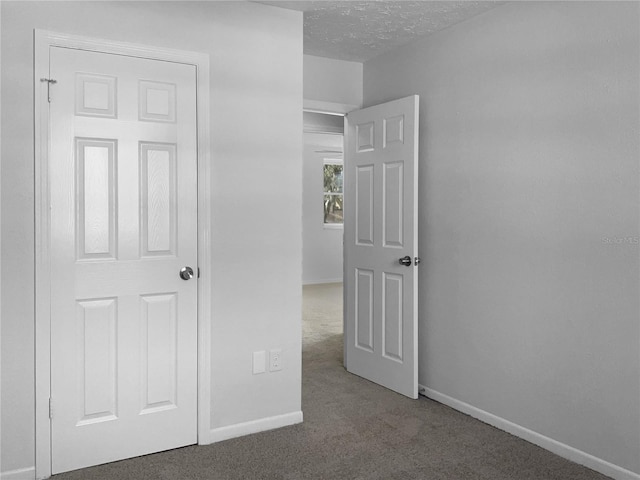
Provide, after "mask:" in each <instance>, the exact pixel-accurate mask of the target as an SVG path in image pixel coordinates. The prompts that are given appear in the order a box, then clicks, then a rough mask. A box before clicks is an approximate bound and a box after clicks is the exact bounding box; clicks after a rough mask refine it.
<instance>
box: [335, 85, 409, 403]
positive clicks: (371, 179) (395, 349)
mask: <svg viewBox="0 0 640 480" xmlns="http://www.w3.org/2000/svg"><path fill="white" fill-rule="evenodd" d="M418 105H419V98H418V96H417V95H413V96H410V97H406V98H402V99H400V100H395V101H392V102H388V103H384V104H381V105H376V106H373V107H369V108H365V109H362V110H357V111H354V112H351V113H349V114H348V115H347V117H346V132H347V138H346V141H345V144H346V150H345V153H346V161H345V222H344V225H345V229H344V230H345V232H344V269H345V273H344V295H345V298H344V304H345V349H344V355H345V365H346V368H347V370H348V371H349V372H351V373H354V374H356V375H359V376H361V377H364V378H366V379H368V380H371V381H373V382H375V383H378V384H380V385H382V386H384V387H387V388H390V389H391V390H394V391H396V392H398V393H401V394H403V395H406V396H408V397H411V398H418V301H417V289H418V269H417V268H416V267H417V265H418V263H419V259H418Z"/></svg>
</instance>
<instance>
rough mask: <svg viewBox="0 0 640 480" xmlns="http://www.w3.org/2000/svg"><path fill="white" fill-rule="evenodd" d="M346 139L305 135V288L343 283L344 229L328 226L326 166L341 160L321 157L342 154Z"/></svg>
mask: <svg viewBox="0 0 640 480" xmlns="http://www.w3.org/2000/svg"><path fill="white" fill-rule="evenodd" d="M342 139H343V137H342V135H329V134H311V133H305V135H304V156H303V163H304V164H303V167H302V178H303V182H302V192H303V196H302V232H303V236H302V245H303V249H302V251H303V255H302V282H303V283H304V284H312V283H327V282H341V281H342V236H343V233H344V230H343V229H342V228H326V227H325V226H324V210H323V208H322V200H323V198H324V183H323V165H324V159H325V158H342V157H341V156H336V155H328V154H322V153H317V151H318V150H342Z"/></svg>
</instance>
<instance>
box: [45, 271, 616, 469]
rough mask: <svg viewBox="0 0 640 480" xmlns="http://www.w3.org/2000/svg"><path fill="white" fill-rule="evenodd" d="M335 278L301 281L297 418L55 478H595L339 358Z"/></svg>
mask: <svg viewBox="0 0 640 480" xmlns="http://www.w3.org/2000/svg"><path fill="white" fill-rule="evenodd" d="M341 288H342V285H341V284H328V285H315V286H308V287H304V315H303V316H304V328H303V330H304V340H303V381H302V383H303V385H302V387H303V388H302V397H303V398H302V407H303V412H304V423H303V424H300V425H295V426H292V427H287V428H282V429H279V430H273V431H270V432H264V433H260V434H256V435H250V436H247V437H243V438H237V439H233V440H228V441H225V442H221V443H217V444H213V445H208V446H202V447H200V446H192V447H186V448H181V449H177V450H171V451H168V452H162V453H158V454H154V455H148V456H145V457H140V458H135V459H131V460H125V461H121V462H116V463H112V464H109V465H103V466H98V467H93V468H88V469H84V470H79V471H76V472H70V473H67V474H62V475H56V476H54V477H53V478H54V479H55V480H106V479H118V480H146V479H149V480H152V479H153V480H236V479H246V480H252V479H256V480H258V479H265V480H266V479H274V480H275V479H282V480H305V479H314V480H315V479H317V480H334V479H335V480H342V479H345V480H346V479H348V480H356V479H357V480H374V479H379V480H392V479H397V480H405V479H420V480H476V479H477V480H603V479H606V478H608V477H605V476H603V475H600V474H598V473H595V472H593V471H591V470H589V469H587V468H584V467H582V466H580V465H577V464H575V463H571V462H569V461H567V460H564V459H562V458H560V457H558V456H556V455H554V454H552V453H549V452H547V451H546V450H543V449H541V448H538V447H536V446H534V445H532V444H530V443H528V442H525V441H524V440H520V439H518V438H516V437H514V436H512V435H509V434H507V433H505V432H502V431H500V430H497V429H495V428H493V427H491V426H489V425H486V424H484V423H482V422H479V421H477V420H475V419H473V418H471V417H468V416H466V415H464V414H462V413H459V412H456V411H455V410H452V409H450V408H448V407H445V406H443V405H441V404H439V403H436V402H433V401H431V400H428V399H426V398H424V397H421V398H420V399H419V400H410V399H408V398H405V397H402V396H401V395H398V394H396V393H393V392H391V391H388V390H386V389H384V388H382V387H379V386H377V385H374V384H373V383H370V382H368V381H366V380H363V379H361V378H358V377H355V376H353V375H350V374H348V373H346V371H345V370H344V369H343V367H342V296H341V295H342V294H341Z"/></svg>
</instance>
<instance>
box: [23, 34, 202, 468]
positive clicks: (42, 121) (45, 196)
mask: <svg viewBox="0 0 640 480" xmlns="http://www.w3.org/2000/svg"><path fill="white" fill-rule="evenodd" d="M51 47H61V48H70V49H77V50H86V51H93V52H99V53H107V54H117V55H126V56H129V57H137V58H145V59H151V60H161V61H168V62H174V63H182V64H187V65H193V66H195V67H196V72H197V73H196V109H197V127H196V129H197V151H198V166H197V168H198V201H197V202H198V267H199V269H200V275H199V279H198V305H197V317H198V319H197V320H198V340H197V344H198V387H197V388H198V392H197V395H198V423H197V424H198V444H200V445H205V444H208V443H210V439H209V436H210V435H209V432H210V419H211V341H210V339H211V313H212V311H211V286H212V278H211V271H212V270H211V254H210V252H211V231H212V228H211V206H210V204H209V199H210V198H211V181H210V179H211V166H210V161H209V159H210V134H209V56H208V55H207V54H203V53H197V52H190V51H183V50H175V49H168V48H158V47H153V46H148V45H140V44H134V43H125V42H119V41H113V40H102V39H96V38H91V37H85V36H79V35H67V34H63V33H56V32H51V31H46V30H39V29H35V30H34V78H33V82H34V157H35V158H34V161H35V175H34V176H35V468H36V478H47V477H50V476H51V421H50V418H49V398H50V395H51V369H50V367H51V313H50V306H51V297H50V286H51V271H50V267H49V265H50V251H49V233H50V226H49V215H48V212H49V206H50V205H49V146H50V142H49V132H50V128H49V127H50V125H49V107H48V98H47V92H48V84H47V82H42V81H41V79H45V78H49V51H50V48H51ZM53 92H55V86H54V87H53Z"/></svg>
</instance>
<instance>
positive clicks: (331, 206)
mask: <svg viewBox="0 0 640 480" xmlns="http://www.w3.org/2000/svg"><path fill="white" fill-rule="evenodd" d="M323 170H324V225H325V227H341V226H342V209H343V205H344V202H343V190H342V183H343V175H342V173H343V172H342V170H343V164H342V160H338V159H325V160H324V168H323Z"/></svg>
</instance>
